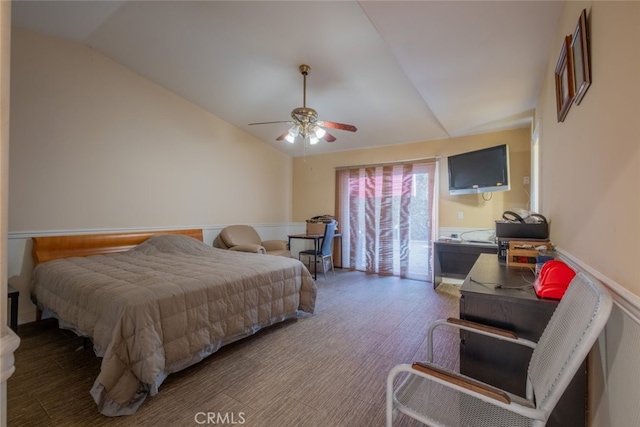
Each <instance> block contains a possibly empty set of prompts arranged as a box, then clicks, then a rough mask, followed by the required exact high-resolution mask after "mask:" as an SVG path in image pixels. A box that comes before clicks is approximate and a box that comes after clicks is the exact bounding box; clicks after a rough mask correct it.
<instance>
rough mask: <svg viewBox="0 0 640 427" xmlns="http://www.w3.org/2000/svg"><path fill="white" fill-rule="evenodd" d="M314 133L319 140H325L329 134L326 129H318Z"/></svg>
mask: <svg viewBox="0 0 640 427" xmlns="http://www.w3.org/2000/svg"><path fill="white" fill-rule="evenodd" d="M314 133H315V135H316V138H318V139H322V138H324V136H325V135H326V134H327V132H326V131H325V130H324V129H322V128H321V127H316V129H315V131H314Z"/></svg>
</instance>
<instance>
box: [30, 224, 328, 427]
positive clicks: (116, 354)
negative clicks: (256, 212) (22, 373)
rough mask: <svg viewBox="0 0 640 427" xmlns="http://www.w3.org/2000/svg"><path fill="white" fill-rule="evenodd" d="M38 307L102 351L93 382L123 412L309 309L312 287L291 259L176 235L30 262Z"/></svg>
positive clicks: (104, 401) (102, 406)
mask: <svg viewBox="0 0 640 427" xmlns="http://www.w3.org/2000/svg"><path fill="white" fill-rule="evenodd" d="M33 285H34V288H33V295H34V298H35V300H36V301H37V304H38V307H39V308H41V309H42V310H43V311H44V312H45V313H50V314H51V315H53V316H55V317H57V318H58V319H59V321H60V326H61V327H63V328H68V329H72V330H74V331H76V332H77V333H78V334H80V335H83V336H89V337H91V338H92V340H93V343H94V350H95V352H96V354H97V355H98V356H101V357H103V360H102V366H101V371H100V374H99V376H98V378H97V379H96V381H95V384H94V386H93V388H92V390H91V394H92V395H93V398H94V400H95V401H96V403H97V404H98V408H99V410H100V412H102V413H103V414H105V415H110V416H114V415H126V414H131V413H133V412H135V411H136V410H137V408H138V407H139V406H140V404H141V403H142V402H143V401H144V399H145V398H146V396H147V395H154V394H156V393H157V392H158V388H159V386H160V384H161V383H162V382H163V380H164V379H165V378H166V377H167V375H169V374H170V373H172V372H177V371H179V370H181V369H184V368H186V367H187V366H190V365H192V364H194V363H196V362H198V361H200V360H202V359H203V358H204V357H206V356H208V355H210V354H212V353H214V352H215V351H217V350H218V349H219V348H220V347H221V346H223V345H225V344H227V343H230V342H232V341H235V340H238V339H240V338H242V337H245V336H248V335H251V334H253V333H255V332H257V331H258V330H259V329H261V328H263V327H266V326H269V325H272V324H274V323H277V322H281V321H283V320H285V319H288V318H294V317H296V316H298V315H300V314H302V313H304V312H306V313H313V310H314V305H315V298H316V287H315V284H314V282H313V280H312V278H311V275H310V274H309V272H308V271H307V269H306V268H305V267H304V265H303V264H302V263H301V262H299V261H298V260H295V259H290V258H284V257H277V256H269V255H257V254H248V253H238V252H231V251H225V250H223V249H216V248H212V247H210V246H208V245H205V244H203V243H202V242H199V241H198V240H196V239H193V238H191V237H187V236H180V235H163V236H156V237H152V238H150V239H149V240H147V241H146V242H144V243H142V244H140V245H138V246H136V247H135V248H133V249H131V250H129V251H127V252H123V253H119V254H109V255H96V256H90V257H84V258H67V259H60V260H55V261H50V262H46V263H43V264H40V265H38V266H37V267H36V268H35V270H34V274H33Z"/></svg>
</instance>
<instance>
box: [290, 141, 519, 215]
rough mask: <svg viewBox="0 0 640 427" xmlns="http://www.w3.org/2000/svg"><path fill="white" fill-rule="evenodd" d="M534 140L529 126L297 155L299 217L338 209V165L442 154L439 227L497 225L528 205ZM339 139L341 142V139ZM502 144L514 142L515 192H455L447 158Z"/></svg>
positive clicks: (295, 187) (296, 204)
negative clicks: (452, 193)
mask: <svg viewBox="0 0 640 427" xmlns="http://www.w3.org/2000/svg"><path fill="white" fill-rule="evenodd" d="M530 141H531V131H530V129H529V128H526V129H516V130H511V131H504V132H496V133H487V134H482V135H474V136H468V137H461V138H452V139H446V140H438V141H430V142H420V143H413V144H405V145H401V146H393V147H383V148H377V149H368V150H357V151H344V152H340V153H335V154H326V155H317V156H307V157H305V158H297V159H294V162H293V200H294V204H293V219H294V220H295V221H304V220H305V219H307V218H310V217H312V216H315V215H319V214H324V213H329V214H333V213H334V209H335V207H334V204H335V168H336V167H340V166H351V165H364V164H375V163H384V162H395V161H402V160H410V159H419V158H429V157H436V156H442V157H441V161H440V176H439V180H440V187H439V193H440V194H439V196H440V197H439V213H438V215H439V226H440V227H461V228H466V227H470V228H494V227H495V220H496V219H499V218H500V217H501V216H502V212H503V211H505V210H506V209H507V208H514V207H522V208H526V207H527V206H528V202H529V193H528V190H529V186H528V185H527V186H525V185H523V179H524V177H525V176H529V175H530V170H531V168H530V144H531V142H530ZM339 143H340V140H338V141H336V142H335V144H339ZM500 144H508V145H509V156H510V160H511V182H512V184H511V190H510V191H508V192H500V193H493V195H492V196H491V199H490V200H488V201H485V200H483V198H482V196H481V195H479V194H472V195H461V196H450V195H449V190H448V188H449V187H448V177H447V158H446V157H447V156H449V155H451V154H458V153H462V152H465V151H472V150H477V149H480V148H485V147H491V146H494V145H500ZM485 197H486V198H488V196H485ZM458 212H463V218H462V219H458Z"/></svg>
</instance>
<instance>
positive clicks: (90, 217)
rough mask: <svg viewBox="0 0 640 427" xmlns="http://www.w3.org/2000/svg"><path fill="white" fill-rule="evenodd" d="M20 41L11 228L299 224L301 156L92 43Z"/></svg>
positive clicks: (14, 68)
mask: <svg viewBox="0 0 640 427" xmlns="http://www.w3.org/2000/svg"><path fill="white" fill-rule="evenodd" d="M12 37H13V40H12V58H11V72H12V79H11V91H12V97H11V149H10V162H11V167H10V179H9V183H10V184H9V231H10V232H21V231H43V230H78V229H80V230H82V229H109V228H140V227H164V226H170V227H177V226H192V225H194V226H200V225H210V224H228V223H238V222H241V223H281V222H288V221H290V220H291V200H292V195H291V181H292V178H291V174H292V161H291V158H290V157H288V156H286V155H284V154H282V153H279V152H277V151H276V150H274V149H273V148H271V147H269V146H268V145H266V144H264V143H262V142H260V141H258V140H256V139H255V138H253V137H252V136H250V135H248V134H246V133H244V132H242V131H240V130H239V129H238V128H235V127H233V126H231V125H229V124H228V123H226V122H224V121H222V120H220V119H219V118H217V117H215V116H213V115H212V114H210V113H208V112H206V111H204V110H203V109H201V108H199V107H197V106H196V105H194V104H192V103H189V102H187V101H185V100H184V99H183V98H180V97H178V96H176V95H175V94H173V93H171V92H169V91H167V90H165V89H163V88H162V87H160V86H159V85H157V84H155V83H153V82H151V81H149V80H147V79H145V78H144V77H142V76H140V75H137V74H135V73H133V72H132V71H130V70H128V69H126V68H124V67H122V66H120V65H118V64H117V63H115V62H113V61H112V60H110V59H109V58H107V57H105V56H103V55H101V54H99V53H97V52H96V51H94V50H92V49H90V48H88V47H85V46H81V45H78V44H74V43H69V42H64V41H61V40H57V39H53V38H49V37H43V36H40V35H37V34H34V33H31V32H28V31H25V30H20V29H14V30H13V34H12Z"/></svg>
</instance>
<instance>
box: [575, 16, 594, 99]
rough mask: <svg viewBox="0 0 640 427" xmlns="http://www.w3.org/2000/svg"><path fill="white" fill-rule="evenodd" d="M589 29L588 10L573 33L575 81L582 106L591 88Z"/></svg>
mask: <svg viewBox="0 0 640 427" xmlns="http://www.w3.org/2000/svg"><path fill="white" fill-rule="evenodd" d="M589 53H590V52H589V29H588V26H587V10H586V9H583V10H582V13H581V14H580V19H579V20H578V24H577V25H576V29H575V31H574V32H573V37H572V41H571V58H572V60H573V81H574V84H575V99H574V102H575V103H576V104H580V101H582V98H583V97H584V94H585V93H586V92H587V89H589V86H591V58H590V55H589Z"/></svg>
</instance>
